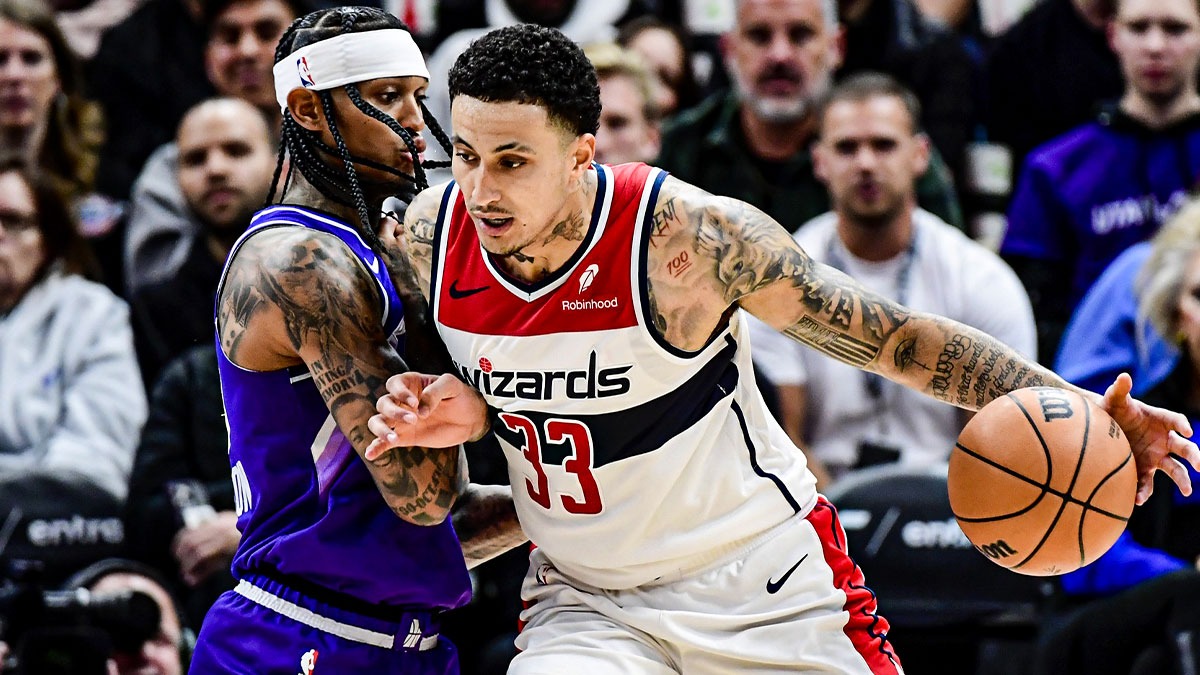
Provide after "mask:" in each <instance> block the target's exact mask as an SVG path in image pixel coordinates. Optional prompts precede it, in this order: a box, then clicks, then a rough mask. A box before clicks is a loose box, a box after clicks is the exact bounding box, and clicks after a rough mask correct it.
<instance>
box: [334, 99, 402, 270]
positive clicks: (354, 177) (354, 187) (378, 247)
mask: <svg viewBox="0 0 1200 675" xmlns="http://www.w3.org/2000/svg"><path fill="white" fill-rule="evenodd" d="M320 98H321V108H322V109H323V110H324V111H325V117H326V119H328V120H329V133H331V134H333V142H334V143H337V148H338V152H339V153H341V155H342V163H343V164H345V165H346V178H347V179H349V180H350V191H351V193H352V194H353V195H354V208H355V209H356V210H357V211H358V219H359V221H361V222H362V226H363V227H362V229H363V233H364V234H366V235H367V241H368V242H369V243H370V244H371V249H372V250H374V251H375V253H376V254H378V255H379V256H380V257H381V258H383V257H386V256H385V255H384V251H383V242H381V241H379V235H377V234H375V228H374V227H373V226H372V223H371V216H370V212H369V211H368V209H367V198H366V197H365V196H364V195H363V191H362V186H361V185H359V184H358V171H357V170H355V168H354V159H353V158H351V157H350V149H349V148H347V147H346V141H345V139H343V138H342V133H341V132H340V131H338V128H337V122H335V121H334V119H333V97H332V96H330V95H329V92H328V91H323V92H321V93H320ZM414 159H415V158H414Z"/></svg>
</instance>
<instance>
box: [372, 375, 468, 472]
mask: <svg viewBox="0 0 1200 675" xmlns="http://www.w3.org/2000/svg"><path fill="white" fill-rule="evenodd" d="M387 391H388V393H387V394H384V395H383V396H382V397H380V399H379V401H378V402H377V403H376V405H375V409H376V410H378V411H379V412H378V414H376V415H373V416H372V417H371V419H370V420H369V421H368V422H367V428H368V429H370V430H371V433H373V434H375V440H373V441H371V444H370V445H368V446H367V450H366V458H367V460H368V461H374V460H375V459H377V458H379V456H380V455H382V454H383V453H384V452H386V451H387V450H390V449H391V448H397V447H409V446H420V447H426V448H449V447H453V446H455V445H458V444H459V443H465V442H467V441H474V440H478V439H479V438H481V437H482V436H483V434H485V433H486V432H487V430H488V420H487V403H485V402H484V400H483V396H482V395H481V394H480V393H479V392H478V391H475V390H474V389H472V388H471V387H469V386H468V385H466V384H465V383H464V382H463V381H462V380H460V379H458V378H457V377H455V376H453V375H441V376H435V375H425V374H422V373H412V372H408V373H401V374H399V375H393V376H391V377H390V378H388V381H387Z"/></svg>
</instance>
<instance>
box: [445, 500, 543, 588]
mask: <svg viewBox="0 0 1200 675" xmlns="http://www.w3.org/2000/svg"><path fill="white" fill-rule="evenodd" d="M452 520H453V522H454V529H455V531H456V532H457V533H458V540H459V543H461V544H462V550H463V558H464V559H465V560H466V561H467V567H468V568H471V567H475V566H476V565H479V564H482V563H485V562H487V561H488V560H491V559H492V558H495V557H496V556H498V555H500V554H501V553H504V552H505V551H508V550H509V549H511V548H513V547H515V546H520V545H521V544H523V543H525V542H526V541H528V540H529V538H528V537H526V536H525V533H524V532H523V531H522V530H521V524H520V523H519V522H517V510H516V508H515V507H514V506H513V499H512V488H510V487H508V486H507V485H479V484H476V483H472V484H470V485H469V486H468V487H467V489H466V491H465V492H464V493H463V495H462V497H461V498H460V499H459V502H458V504H457V505H456V506H455V507H454V515H453V516H452Z"/></svg>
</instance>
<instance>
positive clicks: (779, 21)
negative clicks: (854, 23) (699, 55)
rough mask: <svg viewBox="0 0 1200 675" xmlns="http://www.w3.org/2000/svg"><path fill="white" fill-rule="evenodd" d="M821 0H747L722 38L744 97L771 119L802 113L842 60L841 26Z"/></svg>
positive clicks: (791, 117) (786, 118)
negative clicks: (828, 17)
mask: <svg viewBox="0 0 1200 675" xmlns="http://www.w3.org/2000/svg"><path fill="white" fill-rule="evenodd" d="M822 5H823V0H743V1H742V2H740V3H739V4H738V10H737V23H736V25H735V26H734V28H733V30H732V31H730V32H729V33H728V34H727V35H726V36H725V37H724V38H723V41H722V48H723V51H724V55H725V65H726V68H727V69H728V70H729V74H730V76H731V77H732V78H733V81H734V84H735V85H736V86H737V89H738V92H739V93H740V94H741V96H742V99H743V101H744V102H745V103H746V105H747V106H749V108H750V110H751V111H753V112H754V113H755V114H756V115H758V116H759V117H761V118H763V119H765V120H768V121H771V122H790V121H794V120H798V119H800V118H802V117H803V116H804V115H805V114H806V113H807V112H808V111H809V110H810V109H811V106H812V103H813V101H815V100H816V99H817V98H819V97H820V96H822V95H823V94H824V93H825V91H826V90H828V89H829V86H830V83H831V82H832V78H833V71H834V69H836V68H837V66H838V64H839V63H841V47H840V44H839V40H840V39H839V36H838V33H837V31H835V30H832V29H830V28H829V27H828V26H827V25H826V21H825V16H824V10H823V9H822Z"/></svg>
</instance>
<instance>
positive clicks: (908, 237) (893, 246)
mask: <svg viewBox="0 0 1200 675" xmlns="http://www.w3.org/2000/svg"><path fill="white" fill-rule="evenodd" d="M912 219H913V209H912V207H911V206H909V207H907V208H904V209H902V210H901V211H900V212H899V213H898V214H896V215H895V216H892V217H891V218H890V219H888V220H886V221H880V222H871V223H868V222H857V221H853V220H851V219H849V218H846V217H845V216H843V215H841V214H839V215H838V223H837V233H838V238H839V239H840V240H841V242H842V245H843V246H845V247H846V250H847V251H849V252H850V255H852V256H854V257H855V258H858V259H859V260H867V261H870V262H883V261H885V260H891V259H892V258H895V257H896V256H898V255H900V254H902V253H904V252H905V251H907V250H908V248H909V246H911V245H912V237H913V220H912Z"/></svg>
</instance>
